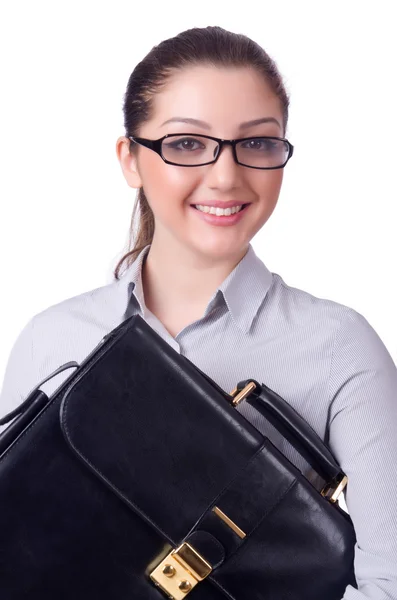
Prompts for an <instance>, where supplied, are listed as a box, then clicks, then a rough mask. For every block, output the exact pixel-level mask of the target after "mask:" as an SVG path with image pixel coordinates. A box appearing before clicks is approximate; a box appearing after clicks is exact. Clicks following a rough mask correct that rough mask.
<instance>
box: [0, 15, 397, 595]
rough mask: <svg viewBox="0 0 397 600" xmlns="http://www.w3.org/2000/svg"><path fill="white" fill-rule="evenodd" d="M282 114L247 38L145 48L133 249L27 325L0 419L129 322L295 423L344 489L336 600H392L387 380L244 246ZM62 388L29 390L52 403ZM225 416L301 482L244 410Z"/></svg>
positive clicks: (180, 38) (278, 142)
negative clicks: (250, 428) (343, 542)
mask: <svg viewBox="0 0 397 600" xmlns="http://www.w3.org/2000/svg"><path fill="white" fill-rule="evenodd" d="M288 104H289V100H288V96H287V94H286V91H285V88H284V85H283V82H282V79H281V77H280V74H279V72H278V70H277V67H276V65H275V63H274V62H273V61H272V60H271V59H270V58H269V57H268V55H267V54H266V53H265V52H264V50H263V49H262V48H260V47H259V46H258V45H257V44H256V43H254V42H253V41H252V40H249V39H248V38H246V37H245V36H242V35H237V34H234V33H230V32H227V31H225V30H223V29H221V28H220V27H207V28H203V29H198V28H196V29H191V30H188V31H185V32H182V33H181V34H179V35H177V36H176V37H175V38H172V39H169V40H165V41H163V42H162V43H161V44H159V45H158V46H156V47H154V48H153V49H152V50H151V52H150V53H149V54H148V55H147V56H146V57H145V58H144V60H142V62H141V63H139V64H138V65H137V67H136V68H135V69H134V71H133V73H132V75H131V77H130V79H129V82H128V87H127V91H126V95H125V103H124V116H125V129H126V132H125V133H126V135H125V136H122V137H120V138H119V139H118V140H117V145H116V151H117V156H118V159H119V161H120V165H121V168H122V171H123V174H124V177H125V179H126V181H127V183H128V185H129V186H130V187H132V188H138V189H139V194H138V204H137V205H136V206H135V208H134V212H133V218H132V225H131V234H132V238H131V239H132V240H133V239H134V240H135V241H134V242H132V249H131V250H130V251H129V252H128V253H127V254H126V255H125V256H124V257H123V258H122V260H121V261H120V262H119V264H118V265H117V267H116V269H115V281H114V282H113V283H111V284H109V285H106V286H103V287H101V288H98V289H95V290H92V291H89V292H86V293H84V294H81V295H79V296H76V297H74V298H70V299H67V300H65V301H64V302H61V303H59V304H57V305H55V306H52V307H49V308H48V309H46V310H45V311H43V312H42V313H40V314H38V315H35V316H34V317H33V318H32V319H31V320H30V321H29V323H28V324H27V325H26V326H25V328H24V330H23V331H22V333H21V334H20V336H19V337H18V339H17V341H16V342H15V345H14V347H13V349H12V351H11V355H10V358H9V361H8V365H7V369H6V374H5V379H4V385H3V390H2V396H1V402H0V406H1V405H3V406H5V405H7V407H9V406H10V402H12V404H13V405H17V404H18V403H19V402H20V401H21V400H22V399H23V398H25V397H26V395H27V394H28V392H29V391H30V390H31V389H32V388H33V387H34V386H35V385H36V384H37V383H38V382H39V381H40V380H41V379H43V378H44V377H45V376H46V375H48V374H49V373H51V372H52V371H54V370H55V369H56V368H57V367H58V366H59V365H61V364H64V363H65V362H67V361H69V360H75V361H78V362H81V361H82V360H83V359H84V358H85V356H87V354H88V353H89V352H90V351H91V350H92V349H93V347H94V346H95V345H96V344H97V343H99V341H100V340H101V339H102V337H103V336H104V335H105V334H106V333H107V332H108V331H110V330H111V329H113V328H114V327H116V326H117V325H118V324H119V323H120V322H122V321H123V320H124V319H126V318H128V317H129V316H131V315H133V314H138V313H139V314H140V315H142V316H143V317H144V318H145V320H146V321H147V322H148V323H149V324H150V325H151V326H152V327H153V328H154V329H155V330H156V331H157V332H158V333H159V334H160V335H161V336H162V337H163V338H164V339H165V340H166V341H167V342H168V343H169V344H170V345H171V346H172V347H173V348H174V349H176V350H177V351H178V352H181V353H183V354H184V355H185V356H187V357H188V358H190V360H192V361H193V362H194V363H195V364H197V366H198V367H199V368H200V369H202V370H203V371H204V372H206V373H207V374H208V375H209V376H210V377H212V378H213V379H214V380H215V381H216V382H217V383H218V384H219V385H220V386H221V387H222V388H223V389H225V390H227V391H231V390H232V389H233V388H234V386H235V385H236V382H238V381H241V380H244V379H246V378H247V377H252V378H254V379H256V380H258V381H264V383H266V385H267V386H269V387H270V388H272V389H273V390H275V391H276V392H277V393H278V394H280V395H281V396H282V397H284V398H285V399H286V400H287V401H288V402H289V403H290V404H291V405H292V406H293V407H294V408H295V409H296V410H297V411H298V412H300V413H301V415H302V416H303V417H304V418H305V419H306V420H307V421H308V422H309V423H310V425H311V426H312V427H313V428H314V429H315V430H316V431H317V433H318V434H319V435H320V437H321V438H322V439H323V440H324V441H325V442H326V443H327V444H328V445H329V447H330V449H331V451H332V452H333V454H334V455H335V457H336V459H337V460H338V462H339V463H340V465H341V467H342V469H343V471H344V472H345V473H346V474H347V475H348V478H349V484H348V488H347V492H346V503H347V506H348V509H349V513H350V515H351V517H352V520H353V523H354V526H355V530H356V535H357V544H356V548H355V574H356V579H357V583H358V590H356V589H354V588H353V587H352V586H348V587H347V589H346V592H345V595H344V599H346V600H365V599H367V598H371V599H372V600H381V599H382V600H383V599H386V598H388V599H391V598H396V599H397V503H396V500H395V496H394V490H393V486H394V482H395V481H396V480H397V433H396V430H395V423H396V422H397V402H396V397H395V396H396V389H397V370H396V366H395V365H394V363H393V360H392V358H391V356H390V354H389V353H388V351H387V350H386V348H385V346H384V344H383V343H382V341H381V340H380V338H379V336H378V335H377V334H376V332H375V331H374V330H373V329H372V327H371V326H370V325H369V323H368V322H367V321H366V319H365V318H364V317H363V316H362V315H360V314H359V313H357V312H356V311H355V310H354V309H352V308H349V307H347V306H343V305H341V304H338V303H336V302H333V301H330V300H325V299H320V298H317V297H315V296H313V295H311V294H309V293H308V292H305V291H303V290H299V289H296V288H293V287H290V286H288V284H286V283H285V282H284V280H283V279H282V278H281V277H280V276H279V275H278V274H276V273H271V272H270V271H269V270H268V269H267V268H266V266H265V265H264V264H263V262H262V261H261V260H260V259H259V258H258V257H257V256H256V255H255V253H254V250H253V248H252V246H251V244H250V241H251V240H252V238H253V237H254V236H255V234H256V233H257V232H258V231H259V230H260V229H261V228H262V227H263V226H264V225H265V223H266V222H267V220H268V219H269V217H270V216H271V214H272V212H273V210H274V209H275V206H276V203H277V200H278V197H279V193H280V188H281V184H282V179H283V168H284V167H285V165H286V164H287V162H288V160H289V159H290V158H291V156H292V153H293V147H292V145H291V144H290V142H288V141H287V140H286V139H285V134H286V128H287V121H288ZM235 140H239V141H238V142H236V143H235ZM138 207H139V220H138V227H137V231H135V227H136V220H137V209H138ZM124 263H125V264H126V266H127V269H126V271H125V272H124V274H123V277H120V269H121V266H122V265H123V264H124ZM69 375H70V373H69V372H66V373H62V374H60V375H58V376H57V377H55V378H54V379H52V380H51V381H49V382H47V383H46V384H44V385H43V386H42V388H41V389H42V390H43V391H45V392H46V393H48V394H49V393H52V392H53V391H54V390H55V389H56V388H57V387H58V386H59V385H60V383H61V382H62V381H63V380H64V379H65V378H66V377H67V376H69ZM11 408H12V407H11ZM238 410H241V412H242V413H243V414H244V415H245V416H246V418H247V419H249V420H251V422H252V423H253V424H254V425H255V426H256V427H257V428H258V429H260V430H262V431H263V432H264V433H266V434H267V435H269V437H271V439H272V441H273V442H274V443H275V444H276V445H278V446H279V447H281V448H282V451H283V452H284V453H285V454H286V455H287V456H288V455H289V456H290V458H291V460H294V461H295V462H296V463H297V464H298V466H299V467H300V468H302V469H305V470H306V471H307V465H304V464H302V463H300V460H301V459H299V457H297V456H296V455H295V454H294V452H293V450H292V449H291V448H288V447H286V446H285V445H284V444H283V442H282V440H281V439H280V438H278V436H277V435H276V432H275V431H274V430H273V429H272V428H271V427H270V426H269V425H267V423H265V421H264V419H263V417H261V416H260V415H259V414H257V413H256V411H255V410H254V409H253V408H252V407H251V406H249V405H248V404H246V405H244V403H242V404H241V405H239V408H238ZM308 474H309V475H311V474H310V473H308Z"/></svg>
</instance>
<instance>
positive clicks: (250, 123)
mask: <svg viewBox="0 0 397 600" xmlns="http://www.w3.org/2000/svg"><path fill="white" fill-rule="evenodd" d="M174 122H179V123H189V124H191V125H198V126H199V127H203V128H204V129H211V126H210V125H209V124H208V123H206V122H205V121H200V120H199V119H191V118H190V117H172V119H168V120H167V121H164V123H162V124H161V125H160V127H162V126H163V125H166V124H167V123H174ZM262 123H275V124H276V125H278V126H279V127H280V129H281V125H280V123H279V122H278V121H277V119H275V118H274V117H263V118H262V119H254V120H253V121H245V122H244V123H240V125H239V127H238V129H239V131H242V130H243V129H247V128H248V127H253V126H254V125H261V124H262Z"/></svg>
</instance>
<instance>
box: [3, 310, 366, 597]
mask: <svg viewBox="0 0 397 600" xmlns="http://www.w3.org/2000/svg"><path fill="white" fill-rule="evenodd" d="M181 358H182V357H180V355H179V354H178V353H177V352H175V351H174V350H173V349H172V348H171V347H170V346H169V345H168V344H167V343H166V342H165V341H164V340H162V339H161V338H160V337H159V336H158V335H157V334H156V333H155V332H154V330H152V329H151V328H150V327H149V325H147V324H146V322H145V321H144V320H143V319H141V317H139V316H134V317H131V318H130V319H128V320H127V321H126V322H125V323H123V324H122V326H120V327H118V328H117V331H116V330H115V332H113V334H112V335H109V336H106V341H105V343H104V344H102V345H100V347H98V349H97V350H96V352H94V353H93V355H91V356H90V357H88V359H87V361H85V362H84V363H83V364H82V365H81V366H80V368H79V369H78V371H77V372H75V373H73V374H72V375H71V376H70V377H69V378H68V380H66V381H65V382H64V384H63V385H62V386H61V388H60V389H59V390H58V391H57V393H56V394H55V395H54V396H53V397H52V398H51V399H50V402H49V404H48V405H47V406H46V407H45V408H44V409H43V410H42V411H41V412H40V413H39V414H38V415H36V417H35V418H34V419H33V420H32V422H31V424H30V425H29V426H28V427H27V428H26V429H25V430H24V431H23V432H22V433H20V434H18V435H17V436H16V437H15V438H14V441H13V442H12V443H11V445H10V446H9V447H8V449H7V450H6V451H5V452H4V453H3V455H2V456H1V458H0V507H1V509H0V531H1V536H0V582H1V583H0V585H1V600H25V599H29V600H30V599H36V598H37V600H39V599H40V600H50V599H51V600H53V599H54V598H57V599H59V600H83V599H84V600H87V599H90V598H92V599H95V600H102V599H105V598H106V599H112V600H113V599H114V600H115V599H117V600H124V599H125V600H127V599H128V600H131V599H137V600H138V599H139V600H152V599H153V600H156V599H157V600H161V599H162V598H164V597H165V596H164V594H163V593H162V592H161V591H160V590H159V589H158V588H156V587H155V586H154V584H153V583H152V582H151V581H150V579H149V576H148V575H149V572H150V570H152V569H153V568H154V567H155V566H156V565H157V564H158V563H159V562H160V561H161V560H162V558H163V557H164V556H165V555H166V554H167V553H168V552H169V551H170V550H171V549H172V548H173V547H174V546H176V545H179V544H180V543H181V542H182V541H184V540H188V539H189V540H190V541H191V542H192V544H193V545H194V540H195V541H196V544H197V546H198V547H200V549H201V551H202V552H203V554H205V553H207V554H208V557H206V556H204V557H205V558H207V560H209V558H210V557H211V560H213V561H214V566H215V568H214V570H213V571H212V573H211V575H210V576H209V577H208V578H207V579H206V580H204V581H203V582H201V583H200V584H199V585H198V586H197V587H196V588H195V589H194V590H193V591H192V592H191V593H190V594H189V595H188V596H187V597H188V598H191V600H195V599H196V600H204V599H205V600H221V599H223V598H229V599H231V600H233V599H234V600H246V599H248V598H249V599H250V600H251V599H253V600H270V599H272V600H274V599H275V598H277V600H318V599H319V598H321V599H322V600H340V598H341V597H342V596H343V592H344V589H345V587H346V585H347V584H348V583H353V584H354V575H353V551H354V542H355V536H354V530H353V527H352V523H351V520H350V518H349V516H348V515H346V514H345V513H344V512H343V511H342V510H340V509H339V508H338V507H337V506H334V505H331V504H330V503H329V502H328V501H327V500H326V499H325V498H323V497H322V496H321V495H320V494H319V493H318V492H317V490H315V488H314V487H313V486H312V485H311V484H310V483H309V482H308V481H307V480H306V479H305V478H304V477H303V476H302V474H301V473H300V472H299V471H298V470H297V469H296V468H295V467H294V466H293V465H292V464H291V463H290V462H289V461H288V460H287V459H285V458H284V457H283V455H282V454H281V453H280V452H279V451H278V450H277V449H276V448H275V447H274V446H273V445H272V444H271V443H270V441H268V440H267V439H266V438H265V437H264V436H262V434H260V433H259V432H258V431H257V430H256V429H255V428H254V427H253V426H252V425H251V424H250V423H249V422H248V421H246V419H245V418H244V417H243V416H242V415H241V414H240V413H239V412H238V411H236V410H235V409H234V408H232V407H231V406H230V404H229V403H228V396H229V395H228V394H226V393H223V391H222V390H220V389H219V387H218V386H216V385H214V386H212V385H211V380H210V379H209V378H207V377H203V376H202V374H201V373H200V372H199V371H198V370H197V369H196V368H195V367H194V365H192V364H191V363H190V364H189V363H188V362H187V361H184V360H181ZM8 439H9V440H10V438H8ZM214 506H218V507H219V508H220V509H221V510H222V511H223V512H225V513H226V514H227V515H228V516H229V517H230V518H231V519H232V520H233V521H235V522H236V524H237V525H238V526H239V527H240V528H241V529H242V530H243V531H245V532H246V533H247V535H246V537H245V538H244V539H241V538H240V537H239V536H238V535H237V534H236V533H235V532H234V531H232V530H231V529H230V527H228V526H227V525H226V524H225V523H224V522H223V521H222V520H220V518H219V517H218V516H216V515H215V514H214V512H213V510H212V508H213V507H214Z"/></svg>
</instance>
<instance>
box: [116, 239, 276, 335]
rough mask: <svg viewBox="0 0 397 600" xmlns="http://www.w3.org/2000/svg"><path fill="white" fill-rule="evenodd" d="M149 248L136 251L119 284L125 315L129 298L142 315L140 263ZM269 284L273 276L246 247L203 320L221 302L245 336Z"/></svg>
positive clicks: (143, 306)
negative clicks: (137, 252)
mask: <svg viewBox="0 0 397 600" xmlns="http://www.w3.org/2000/svg"><path fill="white" fill-rule="evenodd" d="M149 248H150V244H148V245H147V246H145V247H144V248H143V249H142V250H141V251H140V252H139V254H138V255H137V257H136V258H135V260H134V262H133V263H132V264H131V265H130V266H129V267H128V269H126V271H125V272H124V274H123V276H122V277H121V279H120V280H119V281H118V285H119V286H120V290H121V293H122V294H123V297H124V299H126V300H127V306H125V307H124V310H125V311H126V314H128V304H129V303H130V302H131V300H132V296H134V297H135V299H136V301H137V302H138V304H139V307H140V311H141V314H142V315H144V314H145V308H146V307H145V303H144V296H143V287H142V264H143V262H144V259H145V257H146V255H147V253H148V251H149ZM272 281H273V274H272V273H271V272H270V271H269V270H268V268H267V267H266V265H265V264H264V263H263V262H262V260H261V259H260V258H259V257H258V256H257V255H256V254H255V251H254V249H253V247H252V245H251V244H249V247H248V250H247V252H246V254H245V255H244V256H243V258H242V259H241V260H240V262H239V263H238V264H237V265H236V267H235V268H234V269H233V271H232V272H231V273H229V275H228V276H227V277H226V279H224V281H223V282H222V283H221V285H220V286H219V287H218V289H217V290H216V291H215V293H214V294H213V296H212V297H211V299H210V301H209V302H208V305H207V308H206V310H205V312H204V315H203V316H204V317H206V316H207V315H208V314H209V313H210V312H212V311H213V310H214V309H215V308H216V307H218V306H220V305H221V304H222V303H224V304H225V305H226V307H227V309H228V310H229V312H230V314H231V316H232V318H233V321H234V322H235V323H236V325H237V326H238V327H239V328H240V329H241V330H242V331H243V332H244V333H247V332H248V331H249V329H250V327H251V324H252V322H253V319H254V317H255V315H256V314H257V312H258V309H259V307H260V305H261V304H262V302H263V301H264V299H265V297H266V294H267V292H268V291H269V289H270V287H271V285H272Z"/></svg>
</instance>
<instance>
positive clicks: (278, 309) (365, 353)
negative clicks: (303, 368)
mask: <svg viewBox="0 0 397 600" xmlns="http://www.w3.org/2000/svg"><path fill="white" fill-rule="evenodd" d="M270 291H271V302H270V304H271V306H272V307H273V310H272V311H270V312H271V313H272V314H273V318H274V319H276V318H277V319H278V322H279V325H280V326H281V327H283V328H284V329H285V330H288V331H290V332H291V334H292V332H294V335H298V336H299V332H302V336H304V339H313V340H317V344H318V345H321V344H325V343H327V346H328V348H329V350H330V352H331V354H330V358H332V361H333V368H334V369H335V368H336V369H339V370H340V369H341V365H340V364H339V363H341V362H343V363H344V365H345V366H348V367H349V368H350V369H353V368H354V367H356V368H358V365H359V364H360V365H361V366H363V365H368V366H370V365H371V366H374V365H378V366H380V365H381V366H382V367H385V366H387V368H389V369H393V367H394V369H395V365H394V362H393V360H392V358H391V356H390V353H389V352H388V350H387V349H386V347H385V345H384V343H383V341H382V340H381V338H380V336H379V335H378V333H377V332H376V331H375V329H374V328H373V326H372V325H371V324H370V323H369V321H368V320H367V318H366V317H365V316H364V315H363V314H361V313H360V312H359V311H357V310H356V309H354V308H352V307H350V306H347V305H345V304H342V303H340V302H336V301H334V300H331V299H328V298H321V297H318V296H315V295H314V294H311V293H310V292H307V291H305V290H302V289H299V288H296V287H293V286H290V285H288V284H287V283H286V282H285V281H284V279H283V278H282V277H281V276H280V275H278V274H277V273H273V285H272V288H271V290H270Z"/></svg>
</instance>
